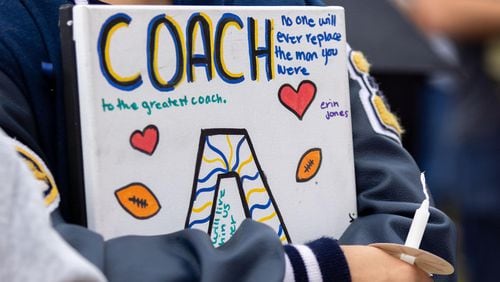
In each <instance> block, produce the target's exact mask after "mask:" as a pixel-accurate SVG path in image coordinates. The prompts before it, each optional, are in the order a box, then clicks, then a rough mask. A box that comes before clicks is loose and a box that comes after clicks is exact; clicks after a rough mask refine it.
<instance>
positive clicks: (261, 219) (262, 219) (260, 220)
mask: <svg viewBox="0 0 500 282" xmlns="http://www.w3.org/2000/svg"><path fill="white" fill-rule="evenodd" d="M275 216H276V212H275V211H274V212H273V213H272V214H270V215H268V216H264V217H261V218H259V219H257V221H258V222H264V221H268V220H270V219H272V218H273V217H275Z"/></svg>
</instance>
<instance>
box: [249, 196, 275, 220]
mask: <svg viewBox="0 0 500 282" xmlns="http://www.w3.org/2000/svg"><path fill="white" fill-rule="evenodd" d="M269 206H271V199H269V201H267V203H266V204H265V205H262V204H255V205H253V206H251V207H250V216H251V217H253V210H254V209H259V210H265V209H267V208H268V207H269Z"/></svg>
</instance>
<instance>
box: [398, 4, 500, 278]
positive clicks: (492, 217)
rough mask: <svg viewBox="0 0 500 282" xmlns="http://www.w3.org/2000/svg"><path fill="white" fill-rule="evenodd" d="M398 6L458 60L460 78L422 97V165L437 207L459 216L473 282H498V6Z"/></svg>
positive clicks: (450, 75)
mask: <svg viewBox="0 0 500 282" xmlns="http://www.w3.org/2000/svg"><path fill="white" fill-rule="evenodd" d="M396 2H397V4H398V5H399V7H401V8H402V10H403V11H404V12H406V13H407V15H408V16H409V18H410V19H411V20H412V21H413V22H414V23H415V24H416V25H417V26H418V27H419V28H420V29H421V30H422V31H423V32H424V33H426V34H427V35H428V36H429V38H430V39H431V42H433V43H435V46H436V47H437V50H441V51H443V50H445V52H441V54H442V57H447V58H448V59H450V58H451V60H454V59H455V58H456V59H458V63H459V68H458V70H457V71H456V72H447V73H445V74H443V73H441V74H439V73H437V74H436V75H435V76H433V78H435V79H433V80H431V81H430V84H429V86H428V87H427V88H426V90H425V91H423V93H422V98H421V102H422V103H421V109H422V115H421V117H422V118H421V125H422V130H421V132H422V133H425V134H422V137H423V138H422V139H421V143H420V144H421V145H422V147H421V149H420V150H419V151H420V152H421V154H419V156H417V157H419V160H420V165H421V167H422V169H425V170H428V173H427V176H428V181H429V187H431V190H432V191H433V194H434V196H435V199H436V202H437V205H438V206H441V207H443V206H444V205H451V206H452V207H454V208H457V210H458V214H457V216H458V219H459V221H458V222H457V224H458V225H459V226H461V229H462V232H463V233H462V234H463V238H462V239H463V251H464V256H463V260H464V262H465V264H466V273H467V276H466V277H468V281H498V279H499V278H498V275H499V274H500V272H499V271H498V270H497V269H496V261H497V254H498V253H499V252H500V243H498V238H500V170H499V169H498V163H500V40H499V39H500V1H498V0H398V1H396ZM442 39H450V40H451V41H450V42H451V43H452V44H443V42H446V41H443V40H442ZM443 46H444V47H443ZM454 55H456V57H455V58H453V57H454ZM464 278H465V277H464Z"/></svg>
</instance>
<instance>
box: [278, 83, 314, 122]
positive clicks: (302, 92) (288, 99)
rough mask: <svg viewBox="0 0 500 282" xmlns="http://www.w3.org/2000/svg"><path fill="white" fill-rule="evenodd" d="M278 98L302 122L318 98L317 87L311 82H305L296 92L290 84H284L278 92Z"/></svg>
mask: <svg viewBox="0 0 500 282" xmlns="http://www.w3.org/2000/svg"><path fill="white" fill-rule="evenodd" d="M278 97H279V99H280V102H281V104H283V106H285V108H287V109H289V110H290V111H291V112H292V113H294V114H295V115H296V116H297V117H298V118H299V119H300V120H302V117H303V116H304V114H305V113H306V111H307V109H308V108H309V106H310V105H311V103H312V101H313V100H314V97H316V85H315V84H314V82H312V81H310V80H304V81H302V82H301V83H300V84H299V88H298V90H295V89H294V88H293V87H292V86H291V85H290V84H284V85H282V86H281V87H280V90H279V91H278Z"/></svg>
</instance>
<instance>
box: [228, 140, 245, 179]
mask: <svg viewBox="0 0 500 282" xmlns="http://www.w3.org/2000/svg"><path fill="white" fill-rule="evenodd" d="M243 141H245V136H243V137H241V140H240V141H239V142H238V146H236V163H235V164H234V166H233V167H232V168H231V171H234V170H235V169H236V168H237V167H238V166H239V165H240V149H241V145H242V144H243Z"/></svg>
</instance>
